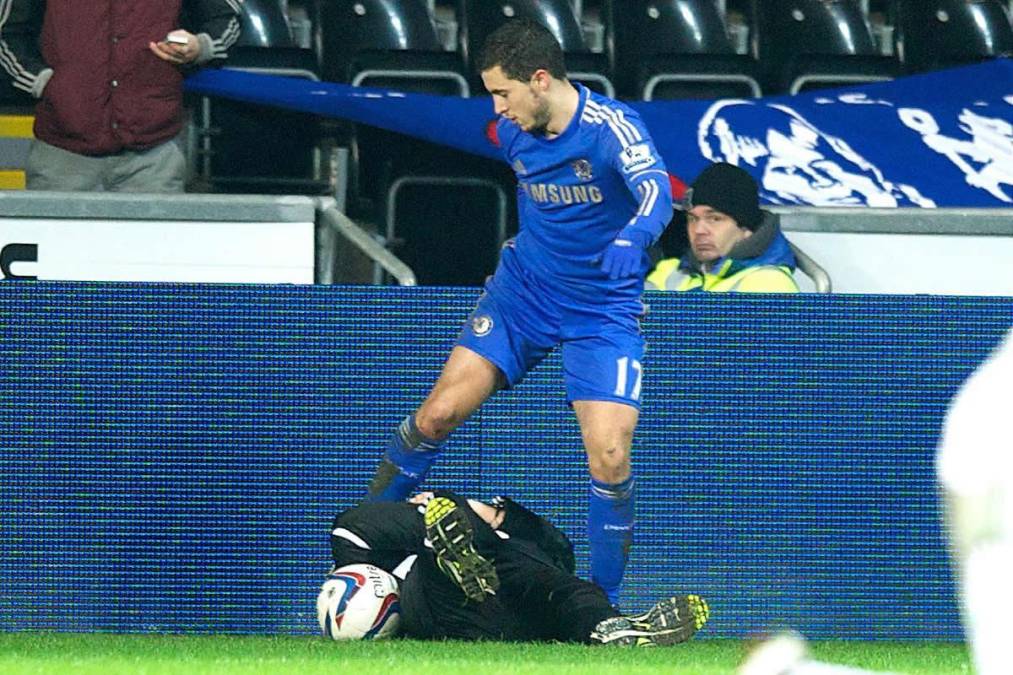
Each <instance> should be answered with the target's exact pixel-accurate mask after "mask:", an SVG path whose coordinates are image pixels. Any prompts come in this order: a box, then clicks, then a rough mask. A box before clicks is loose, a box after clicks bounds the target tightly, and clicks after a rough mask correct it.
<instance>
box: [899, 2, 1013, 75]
mask: <svg viewBox="0 0 1013 675" xmlns="http://www.w3.org/2000/svg"><path fill="white" fill-rule="evenodd" d="M895 12H896V16H895V21H896V30H897V45H898V52H899V53H900V57H901V61H902V63H903V64H904V70H905V71H906V72H909V73H915V72H921V71H926V70H937V69H939V68H946V67H950V66H956V65H960V64H965V63H973V62H975V61H981V60H984V59H989V58H993V57H996V56H999V55H1002V54H1010V53H1013V28H1011V27H1010V19H1009V16H1008V14H1007V10H1006V8H1005V7H1004V6H1003V2H1001V0H974V1H973V2H972V1H969V0H896V5H895Z"/></svg>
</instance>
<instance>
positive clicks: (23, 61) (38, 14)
mask: <svg viewBox="0 0 1013 675" xmlns="http://www.w3.org/2000/svg"><path fill="white" fill-rule="evenodd" d="M45 7H46V5H45V2H41V1H40V0H0V66H3V69H4V72H5V73H6V75H7V76H8V77H9V78H10V81H11V84H12V85H13V86H14V87H16V88H17V89H20V90H22V91H26V92H28V93H29V94H31V95H32V96H34V97H35V98H41V97H42V90H43V89H45V88H46V84H47V83H48V82H49V78H50V77H52V76H53V69H52V68H50V67H49V66H47V65H46V63H45V62H44V61H43V59H42V54H41V53H40V51H39V34H40V33H41V32H42V16H43V14H44V13H45Z"/></svg>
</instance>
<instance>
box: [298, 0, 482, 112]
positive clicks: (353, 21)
mask: <svg viewBox="0 0 1013 675" xmlns="http://www.w3.org/2000/svg"><path fill="white" fill-rule="evenodd" d="M318 10H319V16H318V20H317V24H318V26H319V27H320V28H319V30H320V63H321V75H322V76H323V79H325V80H327V81H330V82H346V83H349V84H354V85H361V86H370V87H384V88H391V89H399V90H401V91H416V92H424V93H433V94H455V95H460V96H467V95H468V94H469V93H470V86H469V84H468V82H467V78H466V77H465V73H464V64H463V63H462V61H461V58H460V56H459V55H458V54H456V53H454V52H448V51H446V50H444V48H443V44H442V43H441V42H440V40H439V35H438V33H437V31H436V24H435V21H434V19H433V16H432V14H431V13H430V11H429V7H428V6H427V4H426V1H425V0H356V1H355V2H348V1H347V0H320V2H319V5H318Z"/></svg>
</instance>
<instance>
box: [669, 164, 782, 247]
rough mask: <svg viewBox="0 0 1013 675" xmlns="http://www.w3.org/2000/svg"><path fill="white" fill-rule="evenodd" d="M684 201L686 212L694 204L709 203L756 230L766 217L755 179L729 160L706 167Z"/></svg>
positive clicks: (743, 225)
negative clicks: (761, 209)
mask: <svg viewBox="0 0 1013 675" xmlns="http://www.w3.org/2000/svg"><path fill="white" fill-rule="evenodd" d="M685 202H686V210H687V211H688V210H689V209H691V208H693V207H694V206H709V207H711V208H712V209H714V210H715V211H720V212H721V213H724V214H726V215H729V216H731V217H732V218H734V219H735V222H736V223H738V225H739V227H744V228H746V229H747V230H751V231H753V232H755V231H756V228H758V227H759V226H760V222H761V221H762V219H763V216H762V214H761V213H760V195H759V191H758V188H757V187H756V181H755V180H753V177H752V176H750V175H749V172H747V171H746V170H744V169H740V168H739V167H737V166H735V165H733V164H729V163H727V162H720V163H718V164H711V165H710V166H709V167H707V168H706V169H704V170H703V173H701V174H700V175H699V176H697V177H696V180H695V181H693V184H692V185H690V186H689V190H688V191H687V193H686V199H685Z"/></svg>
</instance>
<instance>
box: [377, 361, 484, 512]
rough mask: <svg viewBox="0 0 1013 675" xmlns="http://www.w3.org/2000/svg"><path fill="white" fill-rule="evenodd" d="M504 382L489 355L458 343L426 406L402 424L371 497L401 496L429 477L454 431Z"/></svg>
mask: <svg viewBox="0 0 1013 675" xmlns="http://www.w3.org/2000/svg"><path fill="white" fill-rule="evenodd" d="M503 384H504V379H503V374H502V373H501V372H500V370H499V369H498V368H497V367H496V366H495V365H493V364H492V363H491V362H490V361H489V360H487V359H486V358H484V357H483V356H480V355H479V354H476V353H475V352H473V351H471V350H470V349H467V348H465V347H461V346H457V347H454V349H453V350H452V351H451V352H450V357H449V358H448V359H447V362H446V364H444V366H443V372H442V373H441V374H440V377H439V379H438V380H437V381H436V385H435V386H434V387H433V389H432V391H431V392H430V393H429V396H427V397H426V400H425V401H424V402H423V403H422V406H421V407H419V409H418V410H417V411H416V412H415V413H414V414H412V415H409V416H408V417H406V418H405V419H404V420H403V421H402V422H401V424H399V425H398V427H397V429H396V430H395V432H394V434H393V435H392V436H391V438H390V440H388V442H387V449H386V452H385V454H384V458H383V460H382V461H381V463H380V466H379V467H378V468H377V470H376V474H375V476H374V477H373V480H372V481H371V482H370V485H369V494H368V496H367V498H366V499H367V501H401V500H404V499H405V498H407V497H408V495H409V494H410V493H411V492H412V491H414V490H415V489H416V488H417V487H418V486H419V485H420V484H421V483H422V481H423V479H424V478H425V477H426V474H427V473H428V472H429V469H430V467H432V465H433V462H435V461H436V458H437V457H438V456H439V454H440V450H441V449H442V447H443V444H444V442H445V441H446V438H447V436H449V435H450V432H451V431H453V430H454V429H455V428H457V426H458V425H460V424H461V423H462V422H463V421H464V420H466V419H467V418H468V417H469V416H470V415H471V414H472V413H473V412H474V411H475V410H477V409H478V407H479V406H481V405H482V403H484V402H485V400H486V399H488V398H489V397H490V396H491V395H492V394H493V393H494V392H495V391H496V390H497V389H499V388H500V387H502V386H503Z"/></svg>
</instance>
